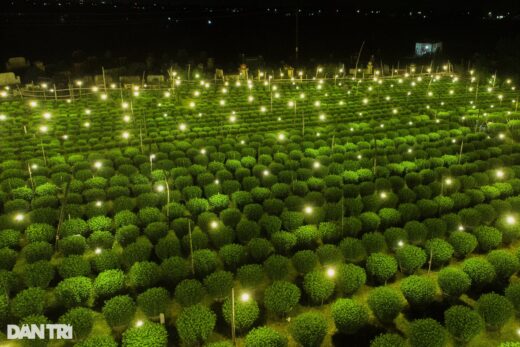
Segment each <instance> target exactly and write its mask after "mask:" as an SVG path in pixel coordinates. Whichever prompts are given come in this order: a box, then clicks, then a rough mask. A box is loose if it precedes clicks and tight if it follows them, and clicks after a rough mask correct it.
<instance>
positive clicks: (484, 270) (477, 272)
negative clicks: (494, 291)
mask: <svg viewBox="0 0 520 347" xmlns="http://www.w3.org/2000/svg"><path fill="white" fill-rule="evenodd" d="M462 271H464V272H465V273H466V274H467V275H468V276H469V277H470V278H471V284H472V285H473V286H474V287H477V288H479V287H483V286H485V285H488V284H491V283H492V282H493V281H494V280H495V277H496V272H495V268H494V267H493V265H491V263H490V262H489V261H487V260H486V259H483V258H469V259H466V260H465V261H464V263H462Z"/></svg>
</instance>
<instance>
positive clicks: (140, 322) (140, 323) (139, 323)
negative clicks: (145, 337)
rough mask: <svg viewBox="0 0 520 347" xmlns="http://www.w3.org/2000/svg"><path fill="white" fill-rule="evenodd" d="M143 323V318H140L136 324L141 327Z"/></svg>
mask: <svg viewBox="0 0 520 347" xmlns="http://www.w3.org/2000/svg"><path fill="white" fill-rule="evenodd" d="M143 324H144V323H143V321H142V320H138V321H137V322H136V323H135V326H136V327H137V328H139V327H142V326H143Z"/></svg>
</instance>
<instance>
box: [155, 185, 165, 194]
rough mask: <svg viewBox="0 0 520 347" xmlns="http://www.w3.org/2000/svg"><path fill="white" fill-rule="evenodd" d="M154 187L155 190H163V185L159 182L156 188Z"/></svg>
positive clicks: (160, 191)
mask: <svg viewBox="0 0 520 347" xmlns="http://www.w3.org/2000/svg"><path fill="white" fill-rule="evenodd" d="M155 189H156V190H157V192H159V193H162V192H164V189H165V188H164V186H163V185H162V184H160V185H158V186H157V188H155Z"/></svg>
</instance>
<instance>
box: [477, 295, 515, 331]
mask: <svg viewBox="0 0 520 347" xmlns="http://www.w3.org/2000/svg"><path fill="white" fill-rule="evenodd" d="M477 311H478V313H479V314H480V315H481V316H482V318H484V321H485V322H486V326H487V328H488V329H490V330H498V329H500V328H501V327H502V326H503V325H504V324H506V323H507V321H508V320H509V319H510V318H511V317H512V316H513V314H514V306H513V304H512V303H511V302H509V300H507V299H506V298H505V297H503V296H502V295H499V294H496V293H488V294H482V295H481V296H480V298H479V299H478V300H477Z"/></svg>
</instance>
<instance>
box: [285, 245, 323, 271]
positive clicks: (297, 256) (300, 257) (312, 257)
mask: <svg viewBox="0 0 520 347" xmlns="http://www.w3.org/2000/svg"><path fill="white" fill-rule="evenodd" d="M291 260H292V264H293V266H294V268H295V269H296V271H298V272H299V273H301V274H306V273H308V272H310V271H312V270H313V269H314V268H315V267H316V265H317V264H318V256H317V255H316V253H314V252H313V251H311V250H309V249H306V250H302V251H298V252H296V253H294V255H293V256H292V258H291Z"/></svg>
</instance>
